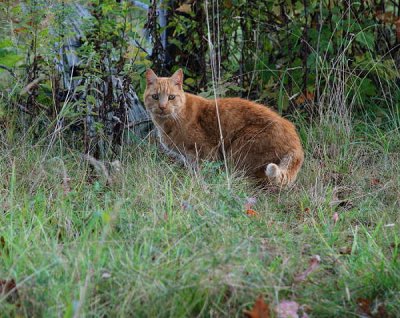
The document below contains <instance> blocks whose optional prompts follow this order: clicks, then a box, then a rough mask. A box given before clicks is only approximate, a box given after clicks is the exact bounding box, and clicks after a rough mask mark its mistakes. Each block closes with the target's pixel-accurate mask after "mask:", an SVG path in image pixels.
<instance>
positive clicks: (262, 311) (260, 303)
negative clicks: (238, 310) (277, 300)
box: [244, 295, 270, 318]
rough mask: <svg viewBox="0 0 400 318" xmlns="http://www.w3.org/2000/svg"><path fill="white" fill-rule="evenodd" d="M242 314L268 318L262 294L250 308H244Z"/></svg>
mask: <svg viewBox="0 0 400 318" xmlns="http://www.w3.org/2000/svg"><path fill="white" fill-rule="evenodd" d="M244 315H245V316H246V317H248V318H269V317H270V314H269V306H268V305H267V304H266V303H265V301H264V298H263V296H262V295H260V296H258V298H257V299H256V302H255V303H254V306H253V308H252V310H245V311H244Z"/></svg>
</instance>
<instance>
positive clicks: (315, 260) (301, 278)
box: [294, 255, 321, 283]
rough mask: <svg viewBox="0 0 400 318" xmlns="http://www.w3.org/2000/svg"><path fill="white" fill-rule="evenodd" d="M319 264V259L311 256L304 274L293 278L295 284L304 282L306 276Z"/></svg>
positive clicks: (316, 256) (317, 256)
mask: <svg viewBox="0 0 400 318" xmlns="http://www.w3.org/2000/svg"><path fill="white" fill-rule="evenodd" d="M320 263H321V257H320V256H319V255H314V256H312V257H311V259H310V261H309V267H308V268H307V269H306V270H305V271H304V272H302V273H300V274H298V275H296V276H295V277H294V281H295V282H296V283H299V282H302V281H304V280H306V278H307V276H308V275H310V274H311V273H312V272H313V271H315V270H316V269H317V268H318V267H319V264H320Z"/></svg>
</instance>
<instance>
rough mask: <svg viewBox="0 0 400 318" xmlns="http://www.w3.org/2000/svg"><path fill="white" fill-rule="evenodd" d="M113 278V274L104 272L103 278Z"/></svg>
mask: <svg viewBox="0 0 400 318" xmlns="http://www.w3.org/2000/svg"><path fill="white" fill-rule="evenodd" d="M110 277H111V273H109V272H104V273H103V274H101V278H104V279H107V278H110Z"/></svg>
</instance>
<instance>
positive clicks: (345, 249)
mask: <svg viewBox="0 0 400 318" xmlns="http://www.w3.org/2000/svg"><path fill="white" fill-rule="evenodd" d="M351 250H352V248H351V246H343V247H341V248H339V253H340V254H342V255H349V254H351Z"/></svg>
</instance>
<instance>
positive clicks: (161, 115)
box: [153, 111, 172, 118]
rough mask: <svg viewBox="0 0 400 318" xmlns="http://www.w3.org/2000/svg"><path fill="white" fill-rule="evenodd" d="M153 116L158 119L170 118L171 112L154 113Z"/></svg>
mask: <svg viewBox="0 0 400 318" xmlns="http://www.w3.org/2000/svg"><path fill="white" fill-rule="evenodd" d="M153 115H154V116H156V117H159V118H167V117H170V116H172V112H166V111H155V112H153Z"/></svg>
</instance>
